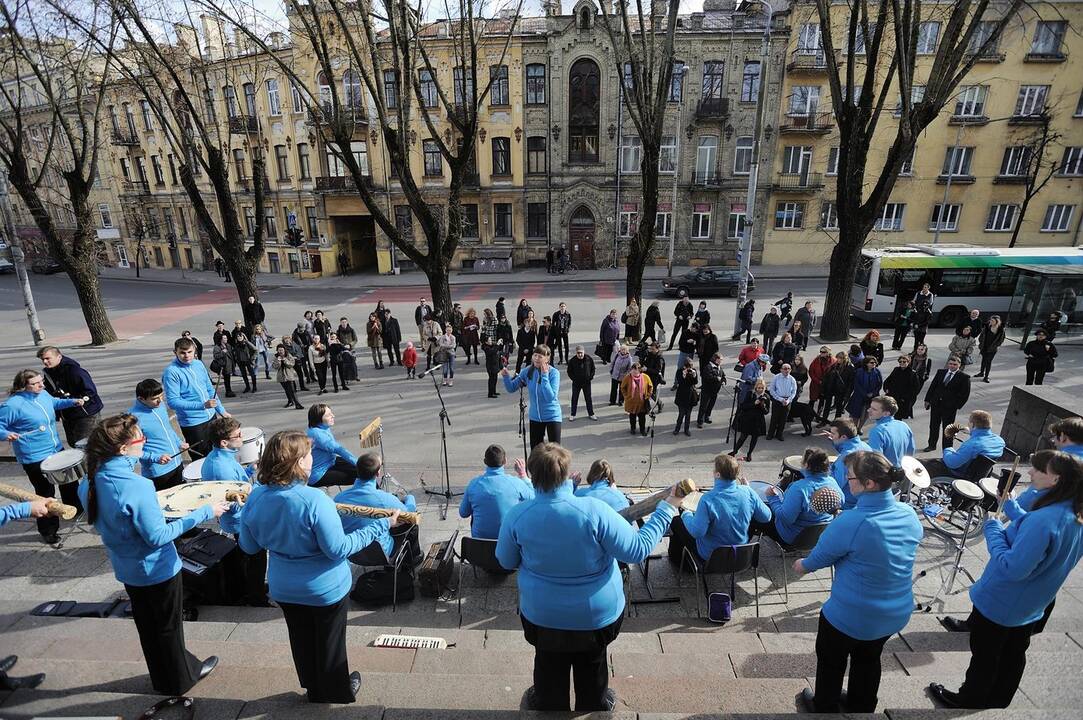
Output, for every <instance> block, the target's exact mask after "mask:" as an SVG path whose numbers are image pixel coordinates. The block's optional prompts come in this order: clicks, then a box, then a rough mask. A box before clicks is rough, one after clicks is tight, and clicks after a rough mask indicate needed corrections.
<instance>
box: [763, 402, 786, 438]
mask: <svg viewBox="0 0 1083 720" xmlns="http://www.w3.org/2000/svg"><path fill="white" fill-rule="evenodd" d="M789 414H790V406H789V405H783V404H782V403H780V402H779V401H778V400H774V399H772V400H771V425H770V427H768V428H767V439H768V440H770V439H771V438H775V437H777V438H781V437H782V431H783V430H785V429H786V416H787V415H789Z"/></svg>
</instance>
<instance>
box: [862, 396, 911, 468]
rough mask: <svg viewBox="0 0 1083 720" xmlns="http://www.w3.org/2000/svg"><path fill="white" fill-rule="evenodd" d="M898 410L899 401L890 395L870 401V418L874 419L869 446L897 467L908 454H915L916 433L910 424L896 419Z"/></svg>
mask: <svg viewBox="0 0 1083 720" xmlns="http://www.w3.org/2000/svg"><path fill="white" fill-rule="evenodd" d="M898 411H899V403H898V402H896V401H895V398H893V397H891V396H890V395H881V396H879V397H874V398H873V399H872V401H871V402H870V403H869V420H872V421H873V425H872V429H871V430H869V447H870V448H872V449H873V450H875V451H876V452H878V453H880V454H881V455H883V456H884V457H886V458H887V461H888V462H889V463H891V464H892V465H894V466H895V467H899V466H901V465H902V459H903V458H904V457H906V456H907V455H909V456H911V457H912V456H913V455H914V433H913V431H911V430H910V426H909V425H907V424H906V423H904V422H903V421H902V420H896V419H895V413H897V412H898Z"/></svg>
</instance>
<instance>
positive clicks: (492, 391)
mask: <svg viewBox="0 0 1083 720" xmlns="http://www.w3.org/2000/svg"><path fill="white" fill-rule="evenodd" d="M488 372H489V397H496V379H497V373H496V371H495V370H489V371H488Z"/></svg>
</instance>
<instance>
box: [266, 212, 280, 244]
mask: <svg viewBox="0 0 1083 720" xmlns="http://www.w3.org/2000/svg"><path fill="white" fill-rule="evenodd" d="M264 211H265V214H264V216H263V234H264V235H265V236H266V237H267V239H268V240H274V239H275V238H277V237H278V220H277V219H276V218H275V209H274V208H273V207H269V208H265V209H264Z"/></svg>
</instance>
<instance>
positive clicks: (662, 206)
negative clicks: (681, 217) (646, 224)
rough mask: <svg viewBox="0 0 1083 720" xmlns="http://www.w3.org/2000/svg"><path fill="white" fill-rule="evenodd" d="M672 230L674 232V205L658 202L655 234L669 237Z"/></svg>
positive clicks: (655, 215)
mask: <svg viewBox="0 0 1083 720" xmlns="http://www.w3.org/2000/svg"><path fill="white" fill-rule="evenodd" d="M671 232H673V205H672V204H671V203H658V211H657V212H655V214H654V236H655V237H663V238H667V237H669V234H670V233H671Z"/></svg>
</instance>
